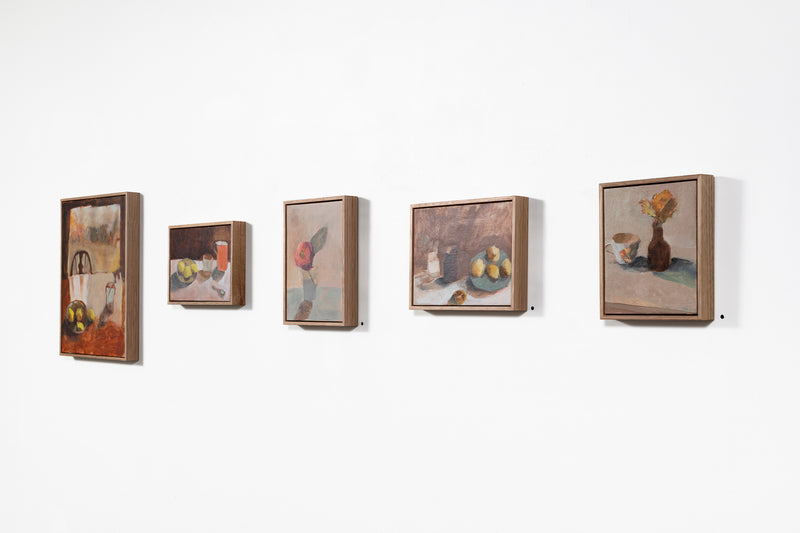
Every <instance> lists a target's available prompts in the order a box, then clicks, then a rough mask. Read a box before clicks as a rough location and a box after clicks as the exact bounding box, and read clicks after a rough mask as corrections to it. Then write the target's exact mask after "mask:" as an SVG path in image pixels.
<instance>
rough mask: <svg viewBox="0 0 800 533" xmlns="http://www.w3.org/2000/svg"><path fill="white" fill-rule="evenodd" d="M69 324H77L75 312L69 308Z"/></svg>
mask: <svg viewBox="0 0 800 533" xmlns="http://www.w3.org/2000/svg"><path fill="white" fill-rule="evenodd" d="M67 322H69V323H70V324H71V323H73V322H75V311H73V310H72V308H71V307H67Z"/></svg>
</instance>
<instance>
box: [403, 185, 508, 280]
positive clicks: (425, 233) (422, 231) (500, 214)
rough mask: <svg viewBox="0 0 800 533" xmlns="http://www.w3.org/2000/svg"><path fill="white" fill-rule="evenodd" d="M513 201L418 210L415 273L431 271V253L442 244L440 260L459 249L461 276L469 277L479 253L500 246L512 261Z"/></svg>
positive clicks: (416, 212)
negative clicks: (453, 248)
mask: <svg viewBox="0 0 800 533" xmlns="http://www.w3.org/2000/svg"><path fill="white" fill-rule="evenodd" d="M511 229H512V209H511V201H510V200H509V201H503V202H491V203H482V204H471V205H453V206H440V207H420V208H416V209H414V273H415V274H417V273H419V272H425V271H427V269H428V253H429V252H432V251H433V250H434V245H435V241H438V242H439V261H440V265H441V264H443V263H442V261H443V260H444V255H445V252H446V251H447V249H448V248H449V247H450V246H457V247H458V251H459V254H458V275H459V277H463V276H466V275H467V273H468V272H469V268H470V262H471V261H472V258H473V257H475V255H477V254H478V252H481V251H483V250H486V249H487V248H488V247H490V246H497V247H498V248H500V249H501V250H503V251H504V252H505V253H506V254H508V257H509V258H512V252H513V251H512V250H511Z"/></svg>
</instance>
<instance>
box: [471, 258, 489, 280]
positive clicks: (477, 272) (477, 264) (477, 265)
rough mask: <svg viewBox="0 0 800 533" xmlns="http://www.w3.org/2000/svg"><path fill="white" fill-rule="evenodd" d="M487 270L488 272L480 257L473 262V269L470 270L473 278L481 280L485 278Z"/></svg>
mask: <svg viewBox="0 0 800 533" xmlns="http://www.w3.org/2000/svg"><path fill="white" fill-rule="evenodd" d="M485 270H486V264H485V263H484V262H483V259H481V258H480V257H479V258H477V259H476V260H475V261H473V262H472V268H471V269H470V272H471V273H472V277H473V278H479V277H481V276H483V273H484V271H485Z"/></svg>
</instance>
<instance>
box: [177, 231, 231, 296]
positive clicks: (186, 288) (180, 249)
mask: <svg viewBox="0 0 800 533" xmlns="http://www.w3.org/2000/svg"><path fill="white" fill-rule="evenodd" d="M245 232H246V224H245V223H244V222H239V221H232V222H214V223H209V224H188V225H182V226H170V228H169V299H168V303H170V304H180V305H214V306H241V305H244V303H245V257H246V251H245Z"/></svg>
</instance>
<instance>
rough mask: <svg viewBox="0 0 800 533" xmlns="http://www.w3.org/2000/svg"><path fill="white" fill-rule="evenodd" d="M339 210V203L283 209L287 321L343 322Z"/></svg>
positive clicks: (342, 263)
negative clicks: (284, 215)
mask: <svg viewBox="0 0 800 533" xmlns="http://www.w3.org/2000/svg"><path fill="white" fill-rule="evenodd" d="M342 210H343V202H342V201H341V200H333V201H327V202H313V203H307V204H288V205H287V206H286V257H285V268H286V271H285V272H286V318H287V320H297V321H309V322H341V321H342V320H343V316H344V300H343V292H342V291H343V287H344V234H343V225H342V224H343V220H342V215H343V212H342Z"/></svg>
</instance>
